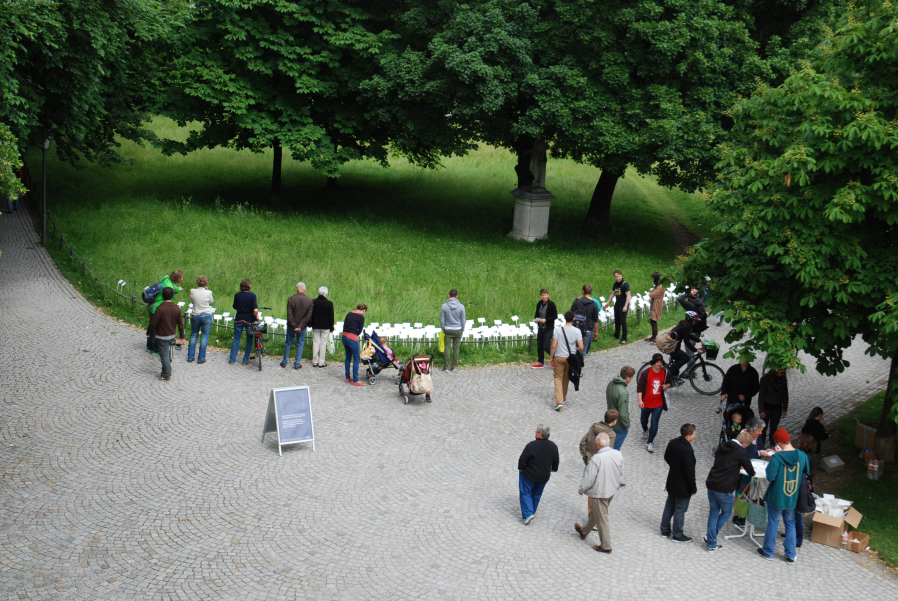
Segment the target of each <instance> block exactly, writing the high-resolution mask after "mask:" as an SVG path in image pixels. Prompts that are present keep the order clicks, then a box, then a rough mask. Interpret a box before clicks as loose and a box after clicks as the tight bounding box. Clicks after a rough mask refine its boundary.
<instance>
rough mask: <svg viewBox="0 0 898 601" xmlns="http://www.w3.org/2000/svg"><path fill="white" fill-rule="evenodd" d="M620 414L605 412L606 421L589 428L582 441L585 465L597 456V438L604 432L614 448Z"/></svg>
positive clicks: (590, 507)
mask: <svg viewBox="0 0 898 601" xmlns="http://www.w3.org/2000/svg"><path fill="white" fill-rule="evenodd" d="M617 417H618V413H617V411H615V410H614V409H609V410H608V411H605V416H604V419H605V421H602V422H596V423H594V424H593V425H592V426H590V427H589V430H587V431H586V434H584V435H583V438H581V439H580V456H581V457H582V458H583V465H589V460H590V459H592V456H593V455H595V454H596V450H597V448H596V436H598V435H599V434H601V433H602V432H604V433H605V434H607V435H608V440H609V442H610V445H611V447H612V448H613V447H614V439H615V438H616V436H615V433H614V425H615V424H616V423H617ZM586 501H587V509H588V515H592V497H586Z"/></svg>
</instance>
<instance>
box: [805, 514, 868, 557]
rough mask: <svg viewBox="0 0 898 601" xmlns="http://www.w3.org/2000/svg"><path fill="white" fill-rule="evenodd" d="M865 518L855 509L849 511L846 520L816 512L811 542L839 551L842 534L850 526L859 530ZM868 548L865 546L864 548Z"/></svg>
mask: <svg viewBox="0 0 898 601" xmlns="http://www.w3.org/2000/svg"><path fill="white" fill-rule="evenodd" d="M863 517H864V516H862V515H861V514H860V513H858V512H857V510H855V509H854V507H852V508H851V509H849V510H848V513H847V514H846V515H845V518H844V519H843V518H834V517H833V516H831V515H826V514H825V513H820V512H819V511H816V512H814V531H813V532H812V533H811V540H812V541H814V542H815V543H820V544H821V545H829V546H830V547H835V548H836V549H839V548H841V547H842V532H843V531H845V530H847V529H848V526H851V527H852V528H857V527H858V524H860V523H861V518H863ZM858 538H860V537H858ZM866 546H867V545H864V547H866Z"/></svg>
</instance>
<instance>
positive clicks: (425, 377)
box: [408, 374, 433, 394]
mask: <svg viewBox="0 0 898 601" xmlns="http://www.w3.org/2000/svg"><path fill="white" fill-rule="evenodd" d="M408 388H409V390H410V391H411V392H412V394H430V393H431V392H433V378H431V377H430V374H415V375H413V376H412V381H411V382H409V385H408Z"/></svg>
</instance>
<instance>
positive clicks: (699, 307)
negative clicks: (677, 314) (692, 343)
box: [677, 288, 708, 334]
mask: <svg viewBox="0 0 898 601" xmlns="http://www.w3.org/2000/svg"><path fill="white" fill-rule="evenodd" d="M677 302H678V303H679V304H680V306H681V307H683V309H685V310H686V311H687V312H688V311H692V312H694V313H695V314H696V315H697V319H696V321H695V323H694V324H693V326H692V333H693V334H701V333H702V332H704V331H705V330H707V329H708V310H707V309H706V308H705V303H704V301H702V299H701V298H700V297H699V295H698V290H697V289H695V288H690V289H689V291H688V292H684V293H683V294H681V295H679V296H678V297H677Z"/></svg>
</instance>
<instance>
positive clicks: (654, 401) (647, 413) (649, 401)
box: [636, 353, 670, 453]
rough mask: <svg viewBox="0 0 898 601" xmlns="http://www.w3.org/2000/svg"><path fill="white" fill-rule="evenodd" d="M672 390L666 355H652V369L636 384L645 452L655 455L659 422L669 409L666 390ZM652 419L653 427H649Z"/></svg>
mask: <svg viewBox="0 0 898 601" xmlns="http://www.w3.org/2000/svg"><path fill="white" fill-rule="evenodd" d="M668 388H670V372H668V371H667V370H666V369H664V355H662V354H661V353H655V354H654V355H652V367H651V368H650V369H646V370H644V371H643V372H642V374H641V375H640V376H639V381H638V382H637V383H636V399H637V401H638V402H639V409H640V413H639V421H640V423H641V424H642V439H643V440H645V441H646V445H645V450H646V451H648V452H649V453H654V452H655V448H654V447H653V446H652V443H653V442H655V435H656V434H658V421H659V420H660V419H661V412H662V411H664V410H665V409H666V408H667V400H666V399H665V394H666V392H665V391H666V390H667V389H668ZM649 419H651V426H649Z"/></svg>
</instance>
